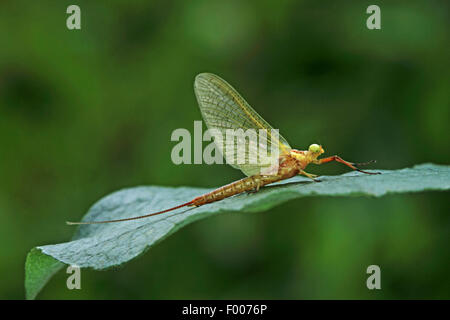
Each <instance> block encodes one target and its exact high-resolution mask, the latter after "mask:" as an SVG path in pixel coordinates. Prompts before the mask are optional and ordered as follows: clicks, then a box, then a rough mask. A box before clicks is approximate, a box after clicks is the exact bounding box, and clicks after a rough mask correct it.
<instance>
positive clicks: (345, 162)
mask: <svg viewBox="0 0 450 320" xmlns="http://www.w3.org/2000/svg"><path fill="white" fill-rule="evenodd" d="M331 161H336V162H340V163H342V164H345V165H346V166H347V167H349V168H352V169H353V170H356V171H359V172H362V173H365V174H381V172H368V171H364V170H361V169H358V168H357V167H355V166H357V165H367V164H370V163H374V162H375V160H371V161H368V162H364V163H353V162H349V161H345V160H344V159H342V158H341V157H339V156H331V157H328V158H323V159H320V160H317V162H316V164H323V163H328V162H331Z"/></svg>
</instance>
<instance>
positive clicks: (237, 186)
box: [192, 175, 281, 206]
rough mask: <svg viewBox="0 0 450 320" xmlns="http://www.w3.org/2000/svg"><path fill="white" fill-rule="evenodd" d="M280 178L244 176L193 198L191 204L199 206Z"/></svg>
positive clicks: (257, 187)
mask: <svg viewBox="0 0 450 320" xmlns="http://www.w3.org/2000/svg"><path fill="white" fill-rule="evenodd" d="M280 179H281V177H280V176H277V175H274V176H262V175H254V176H250V177H246V178H243V179H241V180H238V181H235V182H233V183H230V184H227V185H225V186H223V187H220V188H218V189H216V190H213V191H211V192H209V193H206V194H204V195H201V196H199V197H197V198H195V199H194V200H192V202H193V203H192V205H194V206H201V205H204V204H207V203H211V202H215V201H219V200H222V199H225V198H228V197H231V196H234V195H235V194H238V193H241V192H244V191H251V190H255V189H259V188H260V187H262V186H265V185H266V184H269V183H273V182H276V181H279V180H280Z"/></svg>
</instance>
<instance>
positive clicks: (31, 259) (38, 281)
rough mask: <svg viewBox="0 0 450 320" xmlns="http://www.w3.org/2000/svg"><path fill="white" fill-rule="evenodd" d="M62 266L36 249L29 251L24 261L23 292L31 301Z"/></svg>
mask: <svg viewBox="0 0 450 320" xmlns="http://www.w3.org/2000/svg"><path fill="white" fill-rule="evenodd" d="M62 266H63V264H62V263H61V262H59V261H58V260H56V259H55V258H52V257H50V256H48V255H46V254H43V253H42V252H41V250H39V249H37V248H33V249H31V251H30V252H29V253H28V255H27V260H26V261H25V292H26V298H27V299H29V300H31V299H34V298H35V297H36V295H37V294H38V293H39V291H41V289H42V288H43V287H44V286H45V284H46V283H47V281H48V280H50V278H51V277H52V276H53V275H54V274H55V273H56V272H58V271H59V269H61V268H62Z"/></svg>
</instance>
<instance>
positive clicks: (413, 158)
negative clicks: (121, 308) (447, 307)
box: [0, 0, 450, 299]
mask: <svg viewBox="0 0 450 320" xmlns="http://www.w3.org/2000/svg"><path fill="white" fill-rule="evenodd" d="M70 4H78V5H79V6H80V7H81V15H82V29H81V30H79V31H69V30H68V29H67V28H66V18H67V17H68V15H67V14H66V8H67V6H68V5H70ZM370 4H378V5H379V6H380V7H381V18H382V29H381V30H368V29H367V28H366V19H367V17H368V14H366V8H367V7H368V6H369V5H370ZM449 9H450V6H449V2H448V1H376V3H374V2H373V1H360V0H359V1H347V0H346V1H331V0H324V1H312V0H310V1H290V0H288V1H268V0H265V1H258V2H253V3H248V2H244V1H236V0H227V1H211V0H202V1H181V0H180V1H143V0H131V1H130V0H128V1H95V2H94V1H39V2H36V1H34V2H31V1H2V2H1V4H0V146H1V149H0V179H1V183H0V248H1V251H0V252H1V254H0V279H1V280H0V298H4V299H11V298H14V299H22V298H23V297H24V288H23V281H24V262H25V257H26V254H27V252H28V251H29V250H30V249H31V248H32V247H34V246H37V245H43V244H52V243H59V242H64V241H68V240H69V239H70V238H71V236H72V233H73V230H74V229H73V228H71V227H68V226H66V225H65V223H64V222H65V221H66V220H75V221H76V220H79V219H80V218H81V217H82V216H83V214H84V213H85V212H86V211H87V209H88V208H89V207H90V206H91V205H92V204H93V203H94V202H95V201H97V200H98V199H99V198H101V197H102V196H104V195H106V194H108V193H110V192H112V191H115V190H118V189H121V188H124V187H132V186H137V185H164V186H182V185H184V186H198V187H215V186H220V185H222V184H225V183H229V182H231V181H233V180H236V179H238V178H240V177H242V174H241V173H240V172H239V171H237V170H235V169H233V168H231V167H230V166H226V165H211V166H208V165H180V166H176V165H174V164H173V163H172V162H171V160H170V152H171V149H172V147H173V146H174V145H175V142H171V141H170V135H171V133H172V131H173V130H174V129H176V128H188V129H189V130H192V129H193V121H194V120H200V119H201V116H200V112H199V109H198V107H197V103H196V100H195V97H194V92H193V80H194V77H195V75H196V74H198V73H200V72H213V73H216V74H218V75H220V76H221V77H223V78H224V79H226V80H227V81H228V82H230V83H231V84H232V85H233V86H234V87H236V89H237V90H238V91H239V92H241V94H242V95H243V96H244V97H245V98H246V99H247V100H248V102H249V103H250V104H251V105H252V106H253V107H254V108H255V109H256V110H257V111H258V112H259V113H260V114H261V115H262V116H263V117H264V118H265V119H267V120H268V121H269V122H270V123H271V124H272V125H273V126H274V127H276V128H280V132H281V133H282V134H283V135H284V136H285V137H286V138H287V139H288V141H289V142H290V144H291V145H292V146H294V147H297V148H299V149H302V148H306V147H307V146H308V145H309V144H310V143H314V142H319V143H321V144H323V145H324V147H325V150H326V154H328V155H333V154H339V155H341V156H342V157H343V158H344V159H348V160H351V161H356V162H358V161H365V160H369V159H377V160H378V163H377V165H376V167H378V168H383V169H397V168H403V167H407V166H412V165H414V164H418V163H423V162H434V163H440V164H448V163H449V161H448V160H449V156H450V150H449V130H448V121H449V119H450V114H449V113H450V112H449V109H450V100H449V88H450V72H449V71H450V68H449V67H450V59H449V53H450V43H449V39H450V37H449V30H450V23H449V21H450V19H449V12H450V10H449ZM309 171H311V173H318V174H341V173H343V172H346V171H347V169H346V168H345V167H342V166H340V165H339V164H330V165H328V166H323V167H315V168H310V170H309ZM447 197H448V193H438V192H436V193H421V194H405V195H395V196H386V197H383V198H380V199H373V198H307V199H302V200H297V201H292V202H289V203H286V204H284V205H281V206H279V207H277V208H274V209H271V210H270V211H269V212H265V213H258V214H245V215H244V214H236V213H235V214H224V215H222V216H220V217H214V218H210V219H205V220H203V221H201V222H197V223H195V224H193V225H189V226H188V227H186V228H184V229H182V230H180V231H179V232H177V233H176V234H175V235H173V236H171V237H169V238H168V239H167V240H165V241H163V242H162V243H160V244H158V245H157V246H156V247H154V248H152V249H151V250H149V251H148V252H147V253H146V254H145V255H144V256H142V257H140V258H139V259H136V260H134V261H132V262H131V263H129V264H127V265H126V266H125V267H124V268H121V269H117V270H110V271H105V272H94V271H91V270H83V271H82V290H78V291H77V290H75V291H69V290H68V289H66V286H65V282H66V278H67V275H66V274H65V273H64V271H61V272H59V273H58V275H57V276H55V277H54V278H53V279H52V280H51V281H50V283H49V284H48V285H47V287H45V288H44V290H43V291H42V293H41V294H40V296H39V298H42V299H60V298H64V299H82V298H87V299H92V298H100V299H110V298H112V299H131V298H134V299H144V298H145V299H172V298H192V299H207V298H212V299H240V298H254V299H257V298H272V299H315V298H337V299H345V298H362V299H372V298H375V299H379V298H406V299H407V298H450V280H449V275H448V270H450V255H449V250H448V244H449V240H450V239H449V238H450V237H449V234H450V232H449V231H450V230H449V229H450V216H449V215H448V212H449V206H448V198H447ZM371 264H377V265H379V266H380V267H381V279H382V290H378V291H376V290H375V291H369V290H368V289H367V288H366V279H367V277H368V275H367V274H366V268H367V266H369V265H371Z"/></svg>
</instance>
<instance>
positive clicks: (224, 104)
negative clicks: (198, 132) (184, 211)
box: [67, 73, 378, 224]
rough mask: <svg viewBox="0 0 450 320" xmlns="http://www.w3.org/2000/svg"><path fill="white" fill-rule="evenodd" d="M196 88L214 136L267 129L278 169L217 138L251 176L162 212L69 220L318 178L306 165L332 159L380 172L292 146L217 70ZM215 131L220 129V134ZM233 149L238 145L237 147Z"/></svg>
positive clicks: (195, 201) (265, 140)
mask: <svg viewBox="0 0 450 320" xmlns="http://www.w3.org/2000/svg"><path fill="white" fill-rule="evenodd" d="M194 91H195V95H196V97H197V101H198V104H199V107H200V111H201V113H202V116H203V119H204V120H205V123H206V125H207V127H208V128H209V129H214V130H211V132H212V136H213V137H215V138H219V137H218V135H220V136H221V137H222V136H224V135H225V133H226V130H229V129H232V130H237V129H254V130H255V131H256V132H261V131H260V129H263V130H265V132H267V133H268V134H267V135H266V136H262V135H260V136H258V139H259V143H258V147H260V146H264V145H265V146H271V147H275V148H276V151H278V153H277V155H278V158H277V163H276V165H277V166H276V168H277V170H276V172H274V173H273V174H261V172H262V169H263V168H264V167H267V166H268V165H269V164H268V163H267V161H262V160H260V161H253V162H252V161H249V159H248V158H249V155H248V153H246V155H245V158H246V159H245V160H246V161H244V162H243V163H238V162H237V161H235V160H236V158H237V156H238V155H237V151H236V152H234V153H232V154H231V155H230V153H226V152H225V151H226V150H224V149H226V146H227V143H225V144H222V143H217V140H216V139H215V140H214V141H215V142H216V143H217V147H218V149H219V150H220V151H221V153H222V154H226V158H227V160H228V162H229V163H230V164H231V165H232V166H233V167H235V168H237V169H240V170H241V171H242V172H243V173H244V174H245V175H246V176H247V177H246V178H243V179H241V180H238V181H235V182H232V183H230V184H227V185H225V186H222V187H220V188H218V189H215V190H213V191H211V192H208V193H206V194H203V195H201V196H199V197H197V198H195V199H192V200H191V201H189V202H186V203H183V204H180V205H178V206H175V207H172V208H169V209H166V210H162V211H159V212H154V213H150V214H146V215H142V216H137V217H131V218H124V219H117V220H106V221H86V222H84V221H83V222H67V223H68V224H94V223H111V222H120V221H129V220H136V219H142V218H147V217H151V216H155V215H158V214H162V213H165V212H169V211H172V210H175V209H178V208H182V207H186V206H195V207H199V206H202V205H204V204H208V203H211V202H215V201H219V200H222V199H225V198H228V197H231V196H233V195H236V194H238V193H241V192H245V191H248V192H250V191H258V190H259V189H260V188H261V187H263V186H265V185H268V184H270V183H274V182H277V181H280V180H284V179H289V178H291V177H293V176H296V175H304V176H306V177H308V178H310V179H312V180H314V181H317V182H318V180H317V179H316V178H317V176H316V175H314V174H310V173H307V172H306V171H304V169H305V168H306V166H308V165H309V164H310V163H313V164H323V163H328V162H331V161H337V162H340V163H342V164H344V165H346V166H348V167H349V168H351V169H353V170H356V171H359V172H362V173H366V174H378V172H367V171H363V170H360V169H359V168H357V167H356V166H358V165H366V164H369V163H372V162H374V161H369V162H366V163H360V164H356V163H352V162H348V161H345V160H343V159H342V158H341V157H339V156H337V155H335V156H331V157H327V158H322V159H318V157H319V156H320V155H321V154H322V153H324V149H323V148H322V146H321V145H318V144H312V145H310V146H309V148H308V150H305V151H300V150H296V149H292V148H291V147H290V146H289V144H288V142H287V141H286V139H284V138H283V137H282V136H281V135H272V134H270V132H272V130H274V129H273V128H272V127H271V126H270V124H268V123H267V122H266V121H265V120H264V119H263V118H262V117H261V116H260V115H259V114H258V113H257V112H256V111H255V110H253V108H252V107H250V105H249V104H248V103H247V102H246V101H245V100H244V98H242V96H241V95H240V94H239V93H238V92H237V91H236V90H235V89H234V88H233V87H232V86H231V85H230V84H228V83H227V82H226V81H225V80H223V79H222V78H220V77H218V76H216V75H214V74H211V73H201V74H199V75H197V77H196V78H195V82H194ZM214 132H216V135H217V137H216V136H215V134H214ZM262 140H263V141H262ZM233 143H234V140H233ZM233 150H235V149H234V148H233ZM246 150H248V148H246ZM230 159H231V161H230Z"/></svg>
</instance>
